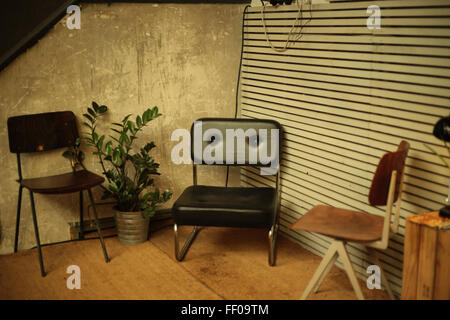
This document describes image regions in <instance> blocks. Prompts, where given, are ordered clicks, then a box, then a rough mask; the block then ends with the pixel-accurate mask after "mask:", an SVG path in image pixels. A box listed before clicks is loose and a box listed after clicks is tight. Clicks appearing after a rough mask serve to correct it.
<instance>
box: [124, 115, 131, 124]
mask: <svg viewBox="0 0 450 320" xmlns="http://www.w3.org/2000/svg"><path fill="white" fill-rule="evenodd" d="M129 117H131V113H130V114H129V115H127V116H126V117H125V118H123V120H122V123H124V124H125V123H126V122H127V121H128V118H129Z"/></svg>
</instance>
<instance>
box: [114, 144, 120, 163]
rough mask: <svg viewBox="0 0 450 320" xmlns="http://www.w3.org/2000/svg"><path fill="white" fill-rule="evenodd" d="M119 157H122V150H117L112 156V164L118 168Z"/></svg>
mask: <svg viewBox="0 0 450 320" xmlns="http://www.w3.org/2000/svg"><path fill="white" fill-rule="evenodd" d="M119 157H120V149H119V148H115V149H114V152H113V156H112V162H113V163H114V164H115V165H116V166H118V165H119Z"/></svg>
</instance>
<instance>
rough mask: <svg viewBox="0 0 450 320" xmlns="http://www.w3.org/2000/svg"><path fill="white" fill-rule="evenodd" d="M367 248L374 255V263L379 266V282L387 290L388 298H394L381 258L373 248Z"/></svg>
mask: <svg viewBox="0 0 450 320" xmlns="http://www.w3.org/2000/svg"><path fill="white" fill-rule="evenodd" d="M368 249H369V253H370V254H371V255H372V256H373V257H374V259H375V263H376V264H377V265H378V266H379V267H380V271H381V283H382V284H383V285H384V287H385V288H386V291H387V293H388V295H389V299H391V300H395V296H394V293H393V292H392V289H391V285H390V284H389V281H388V279H387V277H386V272H385V271H384V268H383V264H382V263H381V260H380V257H379V255H378V252H377V251H376V250H375V249H373V248H368Z"/></svg>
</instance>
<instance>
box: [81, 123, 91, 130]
mask: <svg viewBox="0 0 450 320" xmlns="http://www.w3.org/2000/svg"><path fill="white" fill-rule="evenodd" d="M83 124H84V125H85V126H86V127H88V128H90V129H92V126H91V125H90V124H89V123H87V122H83Z"/></svg>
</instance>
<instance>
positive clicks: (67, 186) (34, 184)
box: [19, 170, 105, 194]
mask: <svg viewBox="0 0 450 320" xmlns="http://www.w3.org/2000/svg"><path fill="white" fill-rule="evenodd" d="M103 181H105V179H104V178H103V177H101V176H99V175H96V174H95V173H92V172H90V171H87V170H81V171H76V172H69V173H64V174H59V175H55V176H48V177H40V178H31V179H22V180H20V181H19V183H20V184H21V185H22V186H23V187H25V188H27V189H30V190H31V191H33V192H36V193H50V194H57V193H70V192H77V191H81V190H86V189H90V188H92V187H94V186H97V185H99V184H101V183H103Z"/></svg>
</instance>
